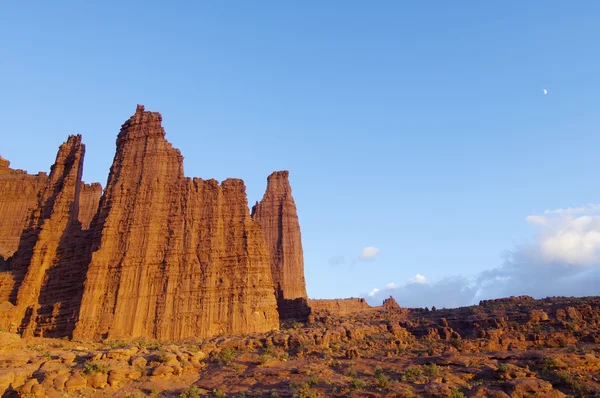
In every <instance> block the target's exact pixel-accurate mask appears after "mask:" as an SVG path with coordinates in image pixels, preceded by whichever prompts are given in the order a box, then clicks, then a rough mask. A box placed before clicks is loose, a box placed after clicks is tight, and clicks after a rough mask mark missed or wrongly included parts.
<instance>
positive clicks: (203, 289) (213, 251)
mask: <svg viewBox="0 0 600 398" xmlns="http://www.w3.org/2000/svg"><path fill="white" fill-rule="evenodd" d="M161 120H162V118H161V115H160V114H159V113H156V112H147V111H145V110H144V107H143V106H138V108H137V110H136V113H135V115H133V116H132V117H131V118H130V119H129V120H128V121H127V122H126V123H125V124H124V125H123V126H122V128H121V132H120V133H119V135H118V137H117V151H116V155H115V158H114V161H113V165H112V167H111V170H110V174H109V178H108V184H107V187H106V189H105V191H104V195H103V196H102V199H101V201H100V207H99V210H98V214H97V216H96V217H97V219H96V221H95V223H92V226H91V228H90V229H91V230H92V233H93V236H94V243H93V246H92V252H93V254H92V259H91V263H90V265H89V269H88V272H87V277H86V281H85V289H84V293H83V298H82V303H81V308H80V311H79V321H78V323H77V326H76V329H75V331H74V336H75V337H77V338H80V339H99V338H131V337H138V336H149V337H154V338H157V339H160V340H169V339H180V338H185V337H191V336H196V337H207V336H212V335H216V334H220V333H242V332H243V333H246V332H258V331H266V330H271V329H276V328H277V327H278V314H277V311H276V301H275V295H274V290H273V282H272V279H271V276H270V272H269V257H268V251H267V248H266V246H265V244H264V236H263V233H262V231H261V230H260V229H259V228H258V226H257V225H256V223H255V222H254V221H253V220H252V218H251V217H250V214H249V213H248V203H247V199H246V194H245V186H244V183H243V181H241V180H236V179H228V180H226V181H224V182H223V183H222V184H220V185H219V184H218V183H217V181H215V180H208V181H204V180H201V179H189V178H185V177H184V174H183V157H182V156H181V154H180V152H179V150H177V149H174V148H173V147H172V146H171V144H170V143H168V142H167V141H166V140H165V138H164V135H165V132H164V130H163V128H162V126H161Z"/></svg>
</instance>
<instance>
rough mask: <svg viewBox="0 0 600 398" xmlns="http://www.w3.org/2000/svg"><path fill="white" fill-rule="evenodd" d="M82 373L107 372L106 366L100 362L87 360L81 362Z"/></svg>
mask: <svg viewBox="0 0 600 398" xmlns="http://www.w3.org/2000/svg"><path fill="white" fill-rule="evenodd" d="M83 373H84V374H86V375H91V374H92V373H108V367H107V366H106V365H104V364H102V363H97V362H90V361H87V362H86V363H84V364H83Z"/></svg>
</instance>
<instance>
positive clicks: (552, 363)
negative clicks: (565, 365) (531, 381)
mask: <svg viewBox="0 0 600 398" xmlns="http://www.w3.org/2000/svg"><path fill="white" fill-rule="evenodd" d="M557 367H558V361H557V360H556V358H553V357H546V358H544V360H543V361H542V369H543V370H552V369H556V368H557Z"/></svg>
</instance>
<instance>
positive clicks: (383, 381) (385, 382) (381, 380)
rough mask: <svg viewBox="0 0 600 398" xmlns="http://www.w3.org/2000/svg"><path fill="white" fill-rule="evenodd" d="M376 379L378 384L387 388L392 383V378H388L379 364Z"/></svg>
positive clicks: (376, 369)
mask: <svg viewBox="0 0 600 398" xmlns="http://www.w3.org/2000/svg"><path fill="white" fill-rule="evenodd" d="M375 380H377V385H378V386H379V387H381V388H387V387H388V386H389V385H390V379H388V377H387V376H386V374H385V373H384V371H383V369H381V367H379V366H377V367H376V368H375Z"/></svg>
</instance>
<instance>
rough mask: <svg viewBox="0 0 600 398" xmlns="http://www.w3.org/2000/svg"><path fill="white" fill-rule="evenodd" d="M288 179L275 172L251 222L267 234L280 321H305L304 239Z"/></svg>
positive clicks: (269, 178)
mask: <svg viewBox="0 0 600 398" xmlns="http://www.w3.org/2000/svg"><path fill="white" fill-rule="evenodd" d="M288 177H289V172H288V171H276V172H274V173H272V174H271V175H270V176H269V177H268V178H267V190H266V191H265V194H264V196H263V198H262V200H261V201H260V202H258V203H256V205H254V207H253V208H252V218H253V219H254V220H256V221H257V222H258V223H259V225H260V228H261V229H262V230H263V232H264V234H265V241H266V243H267V248H268V249H269V254H270V264H271V275H272V277H273V283H274V284H275V293H276V295H277V307H278V311H279V316H280V318H281V319H289V318H295V319H300V320H304V319H306V318H307V317H308V315H309V313H310V309H309V307H308V298H307V295H306V281H305V279H304V257H303V253H302V237H301V234H300V223H299V222H298V214H297V211H296V203H295V202H294V198H293V197H292V188H291V186H290V182H289V178H288Z"/></svg>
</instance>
